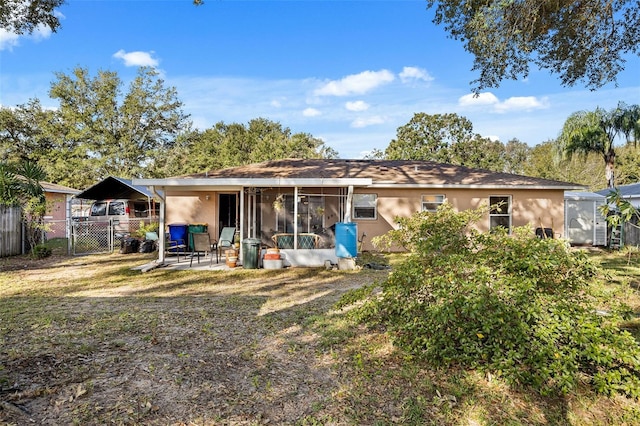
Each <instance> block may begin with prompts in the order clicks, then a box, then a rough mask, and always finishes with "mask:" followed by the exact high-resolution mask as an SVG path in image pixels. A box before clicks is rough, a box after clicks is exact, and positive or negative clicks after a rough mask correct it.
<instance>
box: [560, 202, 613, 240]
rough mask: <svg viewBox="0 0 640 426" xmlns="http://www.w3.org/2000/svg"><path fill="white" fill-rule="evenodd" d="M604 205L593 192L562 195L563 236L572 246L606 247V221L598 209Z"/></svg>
mask: <svg viewBox="0 0 640 426" xmlns="http://www.w3.org/2000/svg"><path fill="white" fill-rule="evenodd" d="M605 203H606V197H605V196H604V195H600V194H596V193H594V192H568V191H567V192H565V193H564V226H565V233H564V234H565V235H566V237H567V239H568V240H569V243H571V244H572V245H591V246H606V245H607V221H606V220H605V218H604V216H602V213H600V210H599V209H598V207H599V206H601V205H603V204H605Z"/></svg>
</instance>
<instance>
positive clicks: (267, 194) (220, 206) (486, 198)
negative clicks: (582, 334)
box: [133, 159, 583, 265]
mask: <svg viewBox="0 0 640 426" xmlns="http://www.w3.org/2000/svg"><path fill="white" fill-rule="evenodd" d="M133 183H134V184H135V185H144V186H147V187H148V188H149V189H150V190H151V192H153V193H154V194H155V196H156V197H157V198H159V199H160V200H161V202H162V203H163V204H164V205H165V206H166V208H165V209H162V208H161V212H162V213H164V215H162V214H161V227H160V229H161V231H164V230H166V226H167V225H169V224H172V223H187V224H188V223H198V224H205V223H206V224H207V226H208V228H207V230H208V232H209V234H210V236H211V238H212V239H214V240H215V239H217V237H218V235H219V234H220V231H221V229H222V228H223V227H226V226H235V227H236V229H237V231H238V233H239V238H240V239H241V240H244V239H245V238H259V239H260V240H261V241H262V244H263V245H264V246H273V245H275V244H276V243H277V241H278V240H280V241H285V244H288V245H289V246H282V247H281V248H282V249H284V250H289V251H290V254H289V259H290V260H291V263H292V264H294V265H296V264H304V265H321V264H322V262H324V261H325V260H327V259H331V260H335V253H334V252H335V250H334V249H333V247H334V245H335V240H333V227H334V225H335V224H336V223H338V222H339V223H355V224H356V226H357V237H358V238H357V239H358V243H359V245H360V246H361V247H360V248H361V249H362V250H371V249H373V246H372V245H371V239H372V238H373V237H375V236H377V235H382V234H384V233H385V232H387V231H389V230H391V229H393V227H394V226H395V218H396V217H399V216H409V215H411V214H412V213H414V212H418V211H424V210H433V209H436V208H437V207H438V205H439V204H441V203H443V202H444V201H445V200H446V201H447V202H448V203H450V204H451V205H452V206H453V207H454V208H455V209H456V210H459V211H461V210H465V209H471V208H477V207H479V206H481V205H483V204H484V205H495V204H498V203H500V205H501V206H503V208H501V209H500V210H497V209H494V210H492V211H491V212H490V213H488V214H487V216H486V218H484V220H483V221H482V222H481V223H479V224H478V227H479V228H480V229H481V230H490V229H491V228H492V227H495V226H504V227H507V228H512V227H514V226H523V225H531V226H532V227H533V228H551V229H552V230H553V233H554V235H555V236H557V237H563V232H564V231H563V230H564V229H565V227H564V191H567V190H581V189H583V187H581V186H579V185H575V184H571V183H566V182H558V181H553V180H547V179H539V178H532V177H526V176H519V175H513V174H508V173H496V172H491V171H487V170H479V169H471V168H467V167H462V166H454V165H449V164H440V163H434V162H429V161H401V160H397V161H395V160H393V161H391V160H340V159H314V160H303V159H285V160H275V161H268V162H264V163H258V164H251V165H247V166H240V167H233V168H228V169H223V170H215V171H211V172H207V173H200V174H194V175H189V176H180V177H173V178H166V179H134V180H133ZM294 218H295V220H294ZM301 235H302V236H303V237H304V238H300V236H301ZM161 241H164V236H162V237H161ZM278 244H280V243H278ZM332 253H333V254H332ZM160 256H161V260H163V259H162V256H163V250H160Z"/></svg>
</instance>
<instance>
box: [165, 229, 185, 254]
mask: <svg viewBox="0 0 640 426" xmlns="http://www.w3.org/2000/svg"><path fill="white" fill-rule="evenodd" d="M188 229H189V225H188V224H186V223H170V224H169V240H171V241H177V242H178V244H183V245H185V246H186V244H187V231H188ZM182 250H183V251H184V250H185V249H182ZM168 251H169V252H171V253H173V252H175V251H177V249H170V250H168Z"/></svg>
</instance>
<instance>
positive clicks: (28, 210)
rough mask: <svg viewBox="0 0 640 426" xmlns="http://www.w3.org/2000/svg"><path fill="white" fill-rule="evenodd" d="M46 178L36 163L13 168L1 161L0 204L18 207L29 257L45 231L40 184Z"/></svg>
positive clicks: (44, 200) (22, 164) (44, 202)
mask: <svg viewBox="0 0 640 426" xmlns="http://www.w3.org/2000/svg"><path fill="white" fill-rule="evenodd" d="M45 178H46V174H45V172H44V170H43V169H42V167H40V166H39V165H37V164H35V163H32V162H29V161H26V162H22V163H19V164H17V165H13V164H8V163H5V162H0V205H7V206H19V207H20V208H21V211H22V220H23V221H24V224H25V229H26V231H27V240H28V242H29V245H30V246H31V252H32V254H33V253H34V249H35V246H36V245H37V244H38V242H39V240H40V235H41V233H42V231H43V230H44V215H45V214H46V210H47V204H46V198H45V194H44V189H43V188H42V185H41V183H40V182H42V181H43V180H44V179H45Z"/></svg>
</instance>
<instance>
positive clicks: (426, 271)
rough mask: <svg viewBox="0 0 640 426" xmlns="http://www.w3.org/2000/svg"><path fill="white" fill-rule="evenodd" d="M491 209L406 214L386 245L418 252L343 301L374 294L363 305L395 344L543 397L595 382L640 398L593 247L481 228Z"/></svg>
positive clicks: (630, 344) (636, 369) (631, 344)
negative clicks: (601, 306)
mask: <svg viewBox="0 0 640 426" xmlns="http://www.w3.org/2000/svg"><path fill="white" fill-rule="evenodd" d="M482 214H483V211H482V210H474V211H466V212H460V213H456V212H454V211H453V209H452V208H451V207H450V206H448V205H446V204H445V205H443V206H442V207H441V208H440V209H439V210H438V212H436V213H417V214H416V215H414V216H413V217H411V218H405V219H398V222H399V224H400V228H399V229H398V230H394V231H391V232H390V233H389V234H387V235H385V236H384V237H383V238H381V239H379V240H378V241H377V243H379V244H380V243H382V244H386V245H402V246H404V247H406V248H408V249H409V250H410V255H409V256H408V258H407V260H406V261H405V262H404V263H403V264H402V265H400V266H399V267H397V268H395V270H394V272H393V273H392V274H391V275H390V276H389V278H388V279H387V280H386V281H385V282H384V283H382V291H381V292H380V293H379V294H374V293H373V290H372V289H373V287H368V288H367V290H368V291H367V292H365V291H362V290H361V291H360V292H359V293H352V294H348V295H346V296H345V298H344V299H343V303H345V304H346V303H353V302H354V300H355V299H358V298H365V299H366V301H365V303H363V304H361V305H359V306H358V308H356V309H354V310H353V312H355V314H356V315H358V317H359V319H361V320H364V321H367V322H369V323H372V324H382V325H384V326H386V327H387V329H388V331H389V332H390V333H391V334H392V336H393V339H394V344H396V345H397V346H398V347H400V348H402V349H403V350H405V351H407V352H408V353H409V354H412V355H413V356H415V357H417V358H419V359H422V360H426V361H428V362H432V363H435V364H437V365H462V366H465V367H468V368H477V369H481V370H483V371H486V372H490V373H492V374H494V375H496V376H501V377H503V378H504V379H505V380H506V381H507V382H508V383H511V384H517V385H531V386H533V387H534V388H535V389H537V390H538V391H539V392H540V393H542V394H559V393H567V392H569V391H571V390H573V389H575V387H576V386H577V385H578V384H579V383H581V382H588V383H591V384H592V385H593V387H594V388H595V389H596V390H597V391H598V392H601V393H605V394H612V393H618V392H619V393H623V394H626V395H630V396H634V397H640V349H639V347H638V343H637V342H636V341H635V340H634V339H633V337H632V336H631V335H630V334H629V333H627V332H625V331H621V330H620V329H619V327H618V325H617V324H618V321H619V319H620V318H619V316H617V314H616V312H610V313H607V314H606V315H602V314H601V313H600V314H599V313H598V311H597V309H596V306H597V302H598V301H597V298H596V296H595V293H594V292H593V291H591V287H592V286H591V284H592V282H593V280H594V278H595V277H596V274H597V272H598V271H597V269H596V267H595V266H594V265H592V264H591V263H590V262H589V260H588V258H587V257H586V255H585V254H584V253H581V252H578V251H573V250H571V249H570V248H569V247H568V246H567V245H566V244H565V243H564V242H563V241H561V240H555V239H538V238H535V236H534V233H533V230H532V229H530V228H517V229H515V230H514V231H513V234H512V235H508V234H507V233H506V232H505V231H497V232H492V233H479V232H477V231H475V230H474V229H473V228H472V225H473V223H474V222H475V221H477V220H478V219H479V218H480V217H482ZM365 293H366V294H365ZM367 296H368V297H367Z"/></svg>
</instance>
